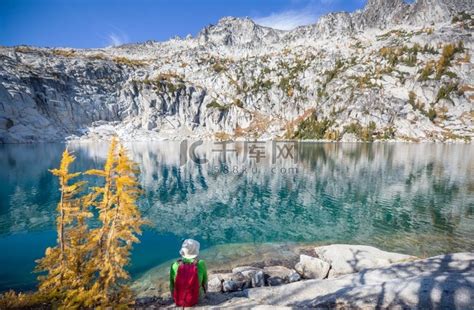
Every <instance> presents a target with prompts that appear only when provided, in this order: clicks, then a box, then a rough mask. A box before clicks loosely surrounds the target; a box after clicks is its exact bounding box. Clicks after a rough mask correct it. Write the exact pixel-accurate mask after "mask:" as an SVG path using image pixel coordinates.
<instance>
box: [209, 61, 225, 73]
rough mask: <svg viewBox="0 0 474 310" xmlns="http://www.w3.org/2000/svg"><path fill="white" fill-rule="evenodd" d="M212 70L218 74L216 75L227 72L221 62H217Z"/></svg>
mask: <svg viewBox="0 0 474 310" xmlns="http://www.w3.org/2000/svg"><path fill="white" fill-rule="evenodd" d="M212 69H213V70H214V71H215V72H216V73H221V72H223V71H226V70H227V68H226V67H225V66H224V65H222V64H221V63H220V62H216V63H215V64H213V65H212Z"/></svg>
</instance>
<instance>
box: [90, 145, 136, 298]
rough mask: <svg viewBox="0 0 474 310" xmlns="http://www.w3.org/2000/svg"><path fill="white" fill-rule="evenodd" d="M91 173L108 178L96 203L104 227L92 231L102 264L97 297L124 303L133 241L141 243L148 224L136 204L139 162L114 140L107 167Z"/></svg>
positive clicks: (97, 284)
mask: <svg viewBox="0 0 474 310" xmlns="http://www.w3.org/2000/svg"><path fill="white" fill-rule="evenodd" d="M86 173H87V174H91V175H96V176H101V177H103V178H104V180H105V182H104V186H103V187H97V188H94V190H95V192H96V194H98V195H100V196H101V199H100V200H99V201H98V203H97V204H96V207H97V208H98V210H99V212H100V216H99V219H100V221H101V226H100V227H99V228H98V229H96V230H94V231H93V232H92V236H93V240H94V241H95V242H96V244H97V247H96V255H95V259H96V260H97V265H98V266H99V265H100V266H101V268H100V270H99V277H98V280H97V282H96V283H95V284H94V287H93V290H94V291H95V292H96V294H95V296H96V298H97V299H98V301H99V302H100V303H101V304H111V303H119V304H120V303H124V301H127V300H129V298H130V293H129V290H128V288H127V286H125V285H124V284H123V280H126V279H128V278H129V275H128V273H127V272H126V270H125V269H124V266H126V265H127V264H128V263H129V256H130V250H131V248H132V244H133V243H135V242H139V240H138V238H137V236H136V235H138V234H141V229H140V226H141V225H143V224H145V222H144V221H143V220H142V218H141V214H140V212H139V210H138V207H137V205H136V200H137V198H138V196H139V195H140V193H141V190H140V188H139V184H138V181H137V176H138V174H139V170H138V167H137V165H136V164H135V163H134V162H133V161H131V160H130V159H129V158H128V155H127V152H126V149H125V148H124V147H123V146H122V145H120V144H118V143H117V141H116V140H115V139H114V140H112V143H111V146H110V149H109V153H108V156H107V161H106V164H105V166H104V170H89V171H87V172H86Z"/></svg>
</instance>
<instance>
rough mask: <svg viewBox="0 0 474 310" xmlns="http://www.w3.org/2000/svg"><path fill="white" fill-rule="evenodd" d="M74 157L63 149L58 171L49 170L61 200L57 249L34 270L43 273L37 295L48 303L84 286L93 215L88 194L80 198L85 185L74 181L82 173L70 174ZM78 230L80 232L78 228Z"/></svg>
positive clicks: (48, 250) (52, 250)
mask: <svg viewBox="0 0 474 310" xmlns="http://www.w3.org/2000/svg"><path fill="white" fill-rule="evenodd" d="M74 160H75V157H74V156H73V155H72V154H70V153H69V152H68V150H67V149H66V150H65V151H64V152H63V155H62V159H61V163H60V167H59V169H53V170H51V173H52V174H53V175H55V176H57V177H58V179H59V187H60V192H61V195H60V200H59V203H58V206H57V211H58V217H57V218H56V226H57V232H58V237H57V246H55V247H49V248H47V249H46V254H45V256H44V257H43V258H41V259H39V260H38V261H37V263H38V265H37V268H36V270H37V271H38V272H42V273H44V275H40V276H39V277H38V279H39V281H40V284H39V290H38V291H39V294H41V295H42V296H44V297H46V298H47V299H49V300H61V301H62V300H65V299H67V296H66V295H67V294H68V293H72V294H74V291H76V290H77V289H80V287H83V286H85V285H86V284H87V283H86V282H84V280H85V279H86V277H85V276H83V271H84V269H83V268H82V266H83V265H84V264H85V261H86V253H85V251H84V249H85V247H86V246H87V243H88V241H87V227H86V226H85V225H86V223H85V221H86V219H87V218H89V217H91V216H92V213H91V212H90V211H89V209H88V202H86V201H84V200H88V199H92V197H91V196H90V195H86V196H82V197H81V196H80V195H81V194H82V192H83V190H84V186H85V184H86V182H84V181H78V182H74V181H73V179H75V178H77V177H78V176H79V175H80V174H81V173H80V172H76V173H71V172H70V171H69V169H70V165H71V164H72V163H73V162H74ZM78 228H79V229H78Z"/></svg>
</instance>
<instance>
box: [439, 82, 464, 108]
mask: <svg viewBox="0 0 474 310" xmlns="http://www.w3.org/2000/svg"><path fill="white" fill-rule="evenodd" d="M458 86H459V85H458V83H450V84H448V85H442V86H441V88H440V89H439V90H438V94H437V95H436V101H435V102H436V103H438V102H439V101H440V100H441V99H447V100H451V98H450V97H449V95H450V94H451V92H453V91H455V90H456V91H457V90H458Z"/></svg>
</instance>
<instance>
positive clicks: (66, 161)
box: [37, 138, 145, 308]
mask: <svg viewBox="0 0 474 310" xmlns="http://www.w3.org/2000/svg"><path fill="white" fill-rule="evenodd" d="M74 159H75V158H74V156H72V155H71V154H70V153H69V152H68V151H67V150H66V151H64V153H63V157H62V160H61V165H60V168H59V169H54V170H51V172H52V173H53V174H54V175H55V176H57V177H58V178H59V183H60V191H61V198H60V201H59V203H58V208H57V210H58V213H59V215H58V217H57V219H56V223H57V231H58V244H57V246H56V247H53V248H48V249H47V250H46V255H45V257H44V258H42V259H40V260H39V261H38V266H37V270H38V271H40V272H44V273H45V274H44V275H41V276H40V277H39V280H40V285H39V294H40V295H41V296H42V297H45V298H46V299H48V300H50V301H54V302H56V303H57V304H58V306H59V307H61V308H84V307H87V308H89V307H90V308H92V307H107V306H112V307H114V306H119V305H127V304H129V303H130V301H131V297H132V294H131V292H130V290H129V288H128V287H127V285H126V283H125V280H127V279H128V278H129V274H128V272H127V271H126V270H125V267H126V265H127V264H128V263H129V261H130V251H131V249H132V245H133V243H136V242H139V240H138V237H137V235H139V234H141V229H140V227H141V225H143V224H144V223H145V222H144V220H143V219H142V217H141V214H140V211H139V210H138V207H137V199H138V197H139V195H140V194H141V190H140V187H139V183H138V181H137V178H138V174H139V170H138V168H137V165H136V164H135V163H134V162H133V161H132V160H130V158H129V157H128V155H127V152H126V149H125V148H124V147H123V146H122V145H120V144H119V143H118V141H117V140H116V139H115V138H114V139H112V141H111V144H110V148H109V151H108V155H107V160H106V162H105V165H104V168H103V170H99V169H93V170H88V171H86V172H85V174H87V175H91V176H98V177H101V178H103V179H104V184H103V186H100V187H99V186H97V187H92V188H90V189H89V191H88V192H85V191H84V189H85V185H86V182H84V181H80V182H75V183H73V182H72V179H74V178H76V177H78V176H79V175H81V173H80V172H76V173H70V172H69V166H70V165H71V163H73V162H74ZM91 207H95V208H96V209H97V211H98V214H99V215H98V222H99V224H100V225H99V226H98V227H96V228H90V227H89V223H90V221H88V218H90V217H92V216H93V213H92V212H91V210H90V209H91Z"/></svg>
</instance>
